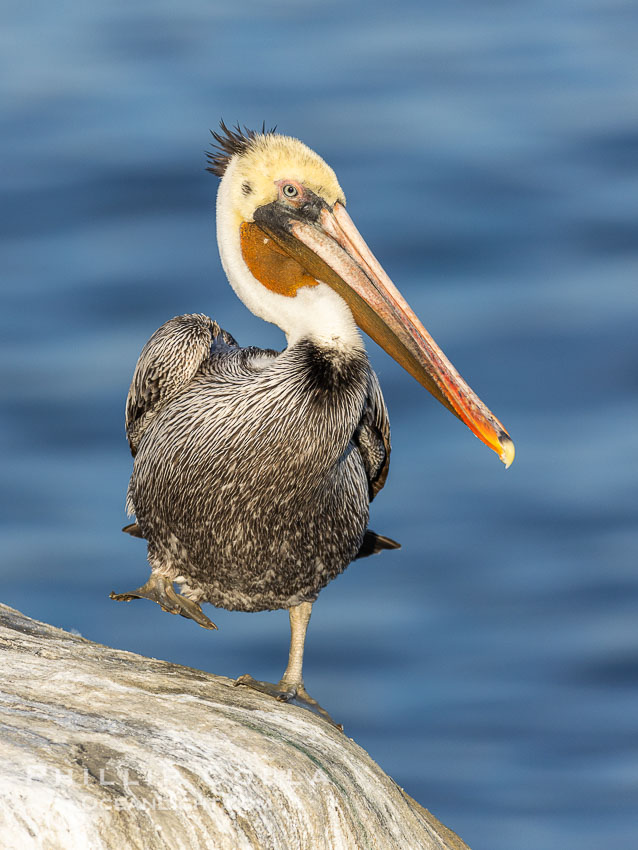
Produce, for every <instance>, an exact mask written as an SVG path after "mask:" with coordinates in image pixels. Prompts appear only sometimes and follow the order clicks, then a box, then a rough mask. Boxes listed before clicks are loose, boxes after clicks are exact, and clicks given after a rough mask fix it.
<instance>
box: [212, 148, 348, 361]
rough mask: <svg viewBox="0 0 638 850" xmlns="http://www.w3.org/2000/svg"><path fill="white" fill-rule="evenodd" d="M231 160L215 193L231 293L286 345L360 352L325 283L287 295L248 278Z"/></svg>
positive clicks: (339, 302)
mask: <svg viewBox="0 0 638 850" xmlns="http://www.w3.org/2000/svg"><path fill="white" fill-rule="evenodd" d="M236 162H237V160H236V158H234V159H232V160H231V161H230V163H229V165H228V167H227V169H226V172H225V173H224V176H223V177H222V180H221V182H220V184H219V191H218V193H217V243H218V245H219V254H220V256H221V261H222V266H223V267H224V271H225V272H226V276H227V277H228V280H229V282H230V285H231V286H232V287H233V289H234V290H235V293H236V295H237V296H238V297H239V298H240V299H241V300H242V301H243V302H244V304H245V305H246V307H248V309H249V310H250V311H251V313H254V314H255V316H259V318H261V319H264V320H265V321H266V322H271V323H272V324H274V325H277V326H278V327H279V328H281V329H282V331H283V332H284V333H285V334H286V337H287V338H288V344H289V346H291V345H294V344H295V343H297V342H299V341H300V340H302V339H310V340H312V341H313V342H315V343H317V344H319V345H322V346H325V347H329V348H342V349H350V350H352V349H358V350H361V349H363V340H362V339H361V334H360V333H359V330H358V328H357V326H356V323H355V321H354V319H353V318H352V313H351V312H350V308H349V307H348V305H347V304H346V302H345V301H344V300H343V298H341V296H340V295H338V294H337V293H336V292H335V291H334V290H333V289H331V288H330V287H329V286H328V284H326V283H319V284H318V285H317V286H304V287H301V288H300V289H298V290H297V294H296V295H295V296H293V297H290V296H287V295H280V294H279V293H278V292H273V291H272V290H270V289H267V288H266V287H265V286H263V284H261V283H260V282H259V281H258V280H256V279H255V278H254V277H253V275H252V274H251V272H250V270H249V268H248V266H247V265H246V263H245V261H244V258H243V256H242V253H241V242H240V230H239V227H240V222H239V221H238V220H237V217H236V215H235V214H234V207H235V204H234V202H233V190H234V189H235V184H236V182H237V181H236V180H233V172H234V170H235V167H236Z"/></svg>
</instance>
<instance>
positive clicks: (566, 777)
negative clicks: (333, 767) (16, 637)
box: [0, 0, 638, 850]
mask: <svg viewBox="0 0 638 850" xmlns="http://www.w3.org/2000/svg"><path fill="white" fill-rule="evenodd" d="M3 18H4V22H3V27H2V30H1V31H0V42H1V50H0V55H1V56H2V57H3V68H2V73H1V74H0V86H2V94H3V97H2V100H3V110H2V127H1V128H0V129H1V132H0V161H1V162H2V166H3V167H2V181H1V182H2V198H1V203H0V215H1V216H2V220H3V230H2V233H3V235H2V244H1V251H2V279H3V284H2V293H1V298H2V304H1V305H0V321H1V322H2V339H1V342H0V345H1V357H0V370H1V372H2V382H1V393H2V403H1V408H0V417H1V420H0V423H1V424H0V440H1V445H2V450H3V455H2V458H3V459H2V472H3V476H2V478H3V489H2V493H1V495H0V510H1V516H0V521H1V534H2V538H1V541H0V548H1V551H2V568H1V569H2V573H1V588H2V590H1V593H0V598H1V599H2V601H3V602H6V603H8V604H10V605H13V606H15V607H17V608H19V609H21V610H23V611H24V612H26V613H28V614H30V615H32V616H34V617H37V618H39V619H42V620H46V621H48V622H51V623H54V624H56V625H60V626H63V627H65V628H75V629H77V630H79V631H80V632H81V633H82V634H83V635H85V636H86V637H88V638H91V639H93V640H97V641H101V642H103V643H106V644H109V645H112V646H117V647H122V648H126V649H131V650H135V651H138V652H142V653H146V654H149V655H153V656H156V657H160V658H166V659H170V660H172V661H177V662H180V663H183V664H189V665H192V666H195V667H200V668H203V669H206V670H211V671H214V672H216V673H220V674H225V675H229V676H236V675H238V674H241V673H244V672H251V673H253V674H254V675H256V676H258V677H260V678H271V679H276V678H278V676H279V675H280V673H281V670H282V667H283V663H284V660H285V656H286V652H287V642H288V626H287V616H286V614H285V613H284V612H276V613H266V614H250V615H248V614H231V613H228V612H224V611H214V612H213V611H212V609H209V610H208V613H210V614H212V615H213V616H214V619H215V621H216V622H217V624H218V625H219V627H220V630H219V632H218V633H214V634H211V633H209V632H205V631H204V630H202V629H199V628H197V627H196V626H195V625H194V624H193V623H190V622H187V621H185V620H183V619H181V618H171V617H168V616H166V615H164V614H162V613H161V612H160V610H159V609H158V608H157V607H156V606H153V605H151V604H150V603H149V604H146V603H143V602H139V603H135V604H131V605H116V604H115V603H113V602H111V601H110V600H109V599H108V593H109V591H110V590H112V589H114V588H115V589H117V590H123V589H128V588H129V587H132V586H134V585H135V583H136V582H137V583H141V582H142V581H143V580H144V579H145V576H146V574H147V567H146V565H145V553H144V546H143V544H142V543H141V542H140V541H136V540H133V539H131V538H129V537H127V536H125V535H122V534H121V533H120V532H119V528H120V526H121V525H122V524H123V522H124V520H125V515H124V511H123V504H124V493H125V489H126V484H127V480H128V476H129V473H130V468H131V460H130V457H129V454H128V449H127V446H126V442H125V440H124V435H123V403H124V398H125V395H126V391H127V388H128V383H129V380H130V376H131V372H132V369H133V366H134V364H135V360H136V358H137V355H138V353H139V350H140V348H141V346H142V344H143V343H144V341H145V340H146V339H147V338H148V336H149V335H150V333H151V332H152V331H153V330H154V329H155V328H156V327H157V326H158V325H160V324H161V323H162V322H163V321H165V320H166V319H167V318H170V317H171V316H173V315H175V314H178V313H185V312H195V311H197V312H206V313H208V314H210V315H211V316H213V317H214V318H216V319H218V320H219V322H220V323H221V324H222V325H223V326H224V327H226V328H228V330H230V331H231V332H232V333H233V334H234V335H235V336H236V337H237V339H238V340H239V341H240V342H242V343H246V344H249V343H250V344H260V345H264V346H275V347H281V346H282V345H283V337H282V335H281V333H280V332H279V331H278V330H277V329H276V328H273V327H271V326H267V325H265V324H264V323H263V322H260V321H259V320H257V319H255V318H254V317H253V316H251V315H250V314H249V313H248V312H247V310H246V309H245V308H244V307H243V305H241V304H240V303H239V302H238V301H237V300H236V299H235V297H234V295H233V294H232V292H231V290H230V288H229V287H228V285H227V284H226V282H225V279H224V276H223V273H222V270H221V266H220V263H219V259H218V256H217V251H216V246H215V240H214V200H215V192H216V183H217V181H216V179H215V178H213V177H211V176H210V175H207V174H206V173H205V172H204V171H203V166H204V155H203V151H204V149H205V148H206V146H207V145H208V141H209V136H208V130H209V128H214V127H215V126H216V124H217V122H218V120H219V118H220V117H222V116H223V117H224V118H225V119H226V121H228V122H233V121H236V120H238V121H241V122H242V123H245V124H247V125H248V126H260V125H261V122H262V121H263V120H265V121H266V123H267V124H277V125H278V126H279V128H280V129H281V130H282V131H283V132H286V133H289V134H292V135H297V136H299V137H300V138H302V139H303V140H304V141H306V142H307V143H308V144H310V145H311V146H312V147H313V148H315V149H316V150H318V151H319V152H320V153H321V154H322V155H323V156H324V157H325V158H326V159H327V161H328V162H329V163H330V164H331V165H332V166H333V167H334V168H335V170H336V171H337V174H338V175H339V178H340V180H341V183H342V186H343V188H344V190H345V191H346V194H347V195H348V199H349V204H348V207H349V211H350V213H351V215H352V217H353V219H354V220H355V222H356V223H357V224H358V226H359V229H360V230H361V232H362V233H363V234H364V236H365V237H366V239H367V240H368V242H369V243H370V244H371V246H372V247H373V249H374V251H375V253H376V254H377V256H378V257H379V259H380V260H381V262H382V263H383V264H384V266H385V267H386V269H387V270H388V272H389V273H390V274H391V276H392V277H393V278H394V280H395V281H396V283H397V285H398V286H399V287H400V289H401V290H402V291H403V292H404V294H405V295H406V297H407V298H408V300H409V301H410V303H411V304H412V305H413V306H414V308H415V309H416V311H417V312H418V313H419V314H420V316H421V317H422V319H423V321H424V323H425V325H426V327H428V329H429V330H430V331H431V333H432V334H433V335H434V336H435V338H436V339H437V341H438V342H439V343H440V344H441V346H442V347H443V348H444V350H445V351H446V353H447V354H448V356H449V357H450V359H451V360H452V361H453V362H454V363H455V365H456V366H457V367H458V368H459V370H460V371H461V373H462V374H464V375H465V377H466V378H467V379H468V380H469V381H470V383H471V384H472V386H473V387H474V389H475V390H476V391H477V392H478V393H479V394H480V395H481V397H482V398H483V399H484V400H485V401H486V402H487V403H488V405H489V406H490V407H491V408H492V409H493V410H494V411H495V413H496V414H497V415H498V416H499V417H500V418H501V419H502V421H503V422H504V424H505V425H506V427H507V428H508V429H509V431H510V433H511V434H512V436H513V438H514V440H515V442H516V445H517V459H516V462H515V464H514V466H513V467H512V468H511V469H510V470H509V471H508V472H505V470H504V469H503V467H502V466H501V464H500V463H499V461H498V460H497V458H496V456H495V455H494V454H493V453H491V452H490V451H489V450H488V449H487V448H485V447H484V446H482V445H481V444H480V443H479V442H478V441H477V440H476V439H474V437H473V436H472V435H471V434H470V433H469V431H468V430H467V429H465V428H464V427H463V426H462V425H461V424H460V423H459V422H458V421H456V420H455V419H454V418H453V417H452V416H451V415H450V414H449V413H448V412H447V411H445V410H444V409H443V408H442V407H440V406H439V405H437V404H436V403H435V402H434V401H433V400H432V398H431V397H430V396H429V395H428V394H427V393H426V392H425V391H423V390H422V389H421V388H419V386H418V385H417V384H416V383H415V382H414V381H413V380H412V379H411V378H410V377H409V376H408V375H407V374H405V373H404V372H402V370H401V369H400V368H399V367H398V366H397V365H396V364H394V362H393V361H391V360H390V359H389V358H388V357H387V356H386V355H385V354H384V353H383V352H381V351H380V350H379V349H377V348H376V347H375V346H374V345H372V344H370V352H371V357H372V359H373V362H374V365H375V368H376V369H377V371H378V373H379V375H380V378H381V381H382V385H383V387H384V390H385V394H386V401H387V403H388V407H389V410H390V415H391V419H392V426H393V447H394V454H393V464H392V469H391V473H390V478H389V480H388V484H387V486H386V489H385V490H384V492H383V493H382V494H381V495H380V496H379V498H378V500H377V502H375V505H374V509H373V523H372V525H373V528H375V529H377V530H379V531H381V532H383V533H386V534H389V535H391V536H393V537H396V538H397V539H399V540H400V541H401V542H402V543H403V549H402V550H401V551H400V552H396V553H385V554H383V555H381V556H379V557H377V558H374V559H369V560H367V561H363V562H359V563H357V564H355V565H353V566H352V567H351V568H350V569H349V570H348V571H347V572H346V573H345V574H344V575H343V576H342V577H340V578H339V579H338V580H337V581H335V582H333V583H332V584H331V585H330V586H329V587H328V588H327V589H326V590H325V591H324V592H323V593H322V594H321V597H320V599H319V602H318V604H317V605H316V606H315V612H314V614H313V620H312V623H311V627H310V633H309V644H308V648H307V654H306V671H305V672H306V680H307V682H308V683H309V687H310V689H311V692H312V693H313V694H314V695H315V696H317V698H319V699H320V700H321V702H322V703H323V704H324V705H326V706H327V707H328V708H329V709H330V710H331V711H332V713H333V715H334V716H335V717H336V718H337V719H339V720H341V721H342V722H343V723H344V724H345V727H346V731H347V732H348V734H350V735H351V736H352V737H354V738H355V739H356V740H357V741H358V742H360V743H361V744H362V745H363V746H364V747H365V748H366V749H367V750H368V751H369V752H370V753H371V754H372V756H373V757H374V758H375V759H376V760H377V761H378V762H379V763H380V764H381V765H382V766H383V768H384V769H385V770H386V771H388V772H389V773H390V774H391V775H392V776H393V777H394V778H395V779H396V780H397V782H399V784H400V785H402V786H403V787H405V788H406V790H407V791H408V792H409V793H410V794H412V795H413V796H414V797H416V798H417V799H418V800H419V801H420V802H422V803H423V804H424V805H426V806H427V807H428V808H430V809H431V810H432V811H434V812H435V813H436V814H437V815H438V816H439V817H440V818H441V819H442V820H443V821H444V822H445V823H447V824H448V825H449V826H451V827H452V828H454V829H455V830H457V831H458V832H459V834H460V835H461V836H462V837H463V838H464V839H465V840H466V841H467V842H468V843H469V844H470V845H471V846H472V847H473V848H474V850H539V848H543V849H544V850H559V848H560V850H564V848H571V847H574V848H575V847H578V848H579V850H600V848H603V847H612V846H613V847H614V848H615V850H635V848H636V847H637V846H638V619H637V616H636V612H637V607H638V605H637V603H638V534H637V528H636V509H637V505H638V427H637V423H638V378H637V375H638V331H637V326H638V226H637V222H638V109H637V104H638V60H637V59H636V56H637V53H636V44H637V43H638V10H637V9H636V6H635V4H631V3H628V2H621V0H583V1H582V2H580V3H572V2H570V0H553V2H551V3H550V2H531V0H530V2H526V3H523V2H510V3H502V2H496V0H494V2H485V3H481V4H470V3H454V2H453V3H432V2H428V3H423V2H406V0H400V2H398V3H395V4H387V3H382V2H366V3H363V2H350V3H348V2H339V3H337V2H323V3H322V4H321V5H318V4H307V3H300V2H298V0H294V2H293V0H289V2H283V0H282V2H267V0H260V2H251V1H250V0H247V2H244V3H229V2H218V3H210V2H204V1H203V0H181V1H180V3H177V2H169V0H161V2H155V3H153V4H150V3H149V4H145V3H141V2H135V0H133V2H129V3H127V4H122V3H113V2H107V0H93V1H92V2H91V3H79V2H78V3H75V4H72V3H69V4H51V3H45V2H42V0H34V2H31V3H28V4H24V3H20V4H19V3H17V2H9V3H8V4H6V6H5V14H4V16H3Z"/></svg>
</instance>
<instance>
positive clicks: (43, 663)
mask: <svg viewBox="0 0 638 850" xmlns="http://www.w3.org/2000/svg"><path fill="white" fill-rule="evenodd" d="M0 662H1V663H0V724H1V727H2V732H1V737H0V847H1V848H3V850H14V848H15V850H29V848H36V847H37V848H46V850H58V849H59V850H76V848H77V850H124V848H148V850H163V848H167V850H168V848H170V850H178V848H189V850H192V848H207V850H208V849H209V848H212V850H244V848H245V849H246V850H248V848H251V850H252V848H260V850H267V848H272V850H274V848H277V850H288V848H290V850H301V848H304V850H305V848H307V850H321V848H326V850H341V848H344V850H345V848H375V850H385V848H388V850H389V849H390V848H392V850H396V848H401V850H407V849H408V848H427V850H430V848H432V849H433V848H437V850H439V848H446V850H449V849H450V848H454V850H461V848H466V850H467V846H466V845H465V844H464V843H463V842H462V841H461V840H460V839H459V838H458V836H456V835H455V834H454V833H453V832H451V831H450V830H448V829H446V827H444V826H443V825H442V824H441V823H440V822H439V821H438V820H437V819H436V818H435V817H434V816H433V815H431V814H430V813H429V812H428V811H426V810H425V809H423V808H422V807H421V806H420V805H419V804H418V803H416V802H415V801H414V800H412V799H411V798H410V797H409V796H408V795H407V794H405V793H404V792H403V791H402V790H401V789H400V788H399V787H398V786H397V785H396V784H395V783H394V782H393V781H392V779H390V778H389V777H388V776H387V775H386V774H385V773H384V772H383V771H382V770H381V768H380V767H379V766H378V765H377V764H375V762H373V761H372V759H371V758H370V757H369V756H368V754H367V753H366V752H365V751H364V750H362V749H361V747H359V746H358V745H357V744H356V743H355V742H354V741H352V740H351V739H350V738H348V737H347V736H346V735H344V734H343V733H341V732H339V731H338V730H336V729H334V728H333V727H331V726H330V725H328V724H327V723H326V722H325V721H323V720H321V719H320V718H318V717H315V716H313V715H312V714H310V713H309V712H308V711H305V710H303V709H301V708H297V707H295V706H288V705H285V704H282V703H278V702H276V701H275V700H273V699H271V698H269V697H266V696H264V695H262V694H259V693H257V692H254V691H250V690H248V689H245V688H234V687H232V682H231V680H229V679H224V678H221V677H219V676H213V675H211V674H209V673H203V672H201V671H198V670H192V669H190V668H188V667H180V666H178V665H175V664H169V663H167V662H165V661H156V660H154V659H151V658H144V657H142V656H140V655H134V654H133V653H130V652H121V651H119V650H115V649H109V648H108V647H105V646H100V645H99V644H96V643H92V642H91V641H88V640H84V639H83V638H81V637H77V636H74V635H72V634H69V633H68V632H64V631H62V630H61V629H56V628H54V627H53V626H48V625H45V624H43V623H38V622H36V621H35V620H31V619H29V618H28V617H25V616H24V615H22V614H20V613H19V612H17V611H14V610H13V609H11V608H7V607H6V606H4V605H0Z"/></svg>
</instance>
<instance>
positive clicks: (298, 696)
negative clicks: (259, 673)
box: [233, 673, 343, 732]
mask: <svg viewBox="0 0 638 850" xmlns="http://www.w3.org/2000/svg"><path fill="white" fill-rule="evenodd" d="M233 685H235V687H236V686H237V685H245V686H246V687H248V688H252V689H253V690H254V691H260V693H262V694H268V696H270V697H274V698H275V699H277V700H279V701H280V702H287V703H290V704H291V705H297V706H299V707H300V708H306V709H307V710H308V711H312V712H313V714H317V715H318V716H319V717H323V719H324V720H327V721H328V723H330V725H331V726H334V727H335V728H337V729H338V730H339V731H340V732H343V725H342V724H341V723H335V721H334V720H333V719H332V717H331V716H330V715H329V714H328V712H327V711H326V709H325V708H322V707H321V706H320V705H319V703H318V702H317V700H316V699H313V698H312V697H311V696H310V694H309V693H308V691H307V690H306V689H305V687H304V685H303V682H300V683H297V684H294V683H291V682H286V680H285V679H282V680H281V681H280V682H279V683H278V684H276V685H275V684H273V682H260V681H259V680H257V679H253V677H252V676H250V675H248V673H246V674H244V675H243V676H240V677H239V678H238V679H235V681H234V682H233Z"/></svg>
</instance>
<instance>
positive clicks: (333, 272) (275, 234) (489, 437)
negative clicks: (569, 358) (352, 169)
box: [259, 202, 514, 468]
mask: <svg viewBox="0 0 638 850" xmlns="http://www.w3.org/2000/svg"><path fill="white" fill-rule="evenodd" d="M259 226H260V227H261V228H262V229H264V230H266V231H267V232H268V234H269V235H270V236H271V237H272V238H273V239H274V240H275V241H276V242H277V243H278V244H279V245H280V246H281V247H282V248H283V249H284V250H285V251H286V253H288V254H289V255H291V256H292V257H293V258H294V259H295V260H296V261H297V262H298V263H300V265H302V266H303V267H304V268H305V269H306V270H307V271H308V272H309V273H310V274H311V275H312V276H313V277H314V278H315V279H316V280H320V281H323V282H324V283H327V284H328V285H329V286H331V287H332V288H333V289H335V290H336V291H337V292H338V293H339V295H341V296H342V298H343V299H344V300H345V301H346V302H347V303H348V305H349V306H350V309H351V310H352V314H353V316H354V319H355V321H356V323H357V324H358V325H359V327H360V328H361V329H362V330H363V331H365V332H366V333H367V334H369V335H370V336H371V337H372V339H373V340H374V341H375V342H376V343H378V344H379V345H380V346H381V347H382V348H383V349H384V350H385V351H387V353H388V354H389V355H390V356H391V357H393V358H394V359H395V360H396V361H397V363H399V364H400V365H401V366H403V368H404V369H405V370H406V371H407V372H409V373H410V374H411V375H412V376H413V377H414V378H416V380H417V381H418V382H419V383H420V384H422V385H423V386H424V387H425V388H426V389H427V390H429V391H430V392H431V393H432V395H433V396H434V397H435V398H436V399H438V400H439V401H440V402H441V404H443V405H445V407H447V408H448V410H450V411H451V412H452V413H454V415H455V416H458V418H459V419H460V420H461V421H462V422H465V424H466V425H467V427H468V428H469V429H470V430H471V431H472V432H473V433H474V434H475V435H476V436H477V437H478V438H479V440H482V441H483V442H484V443H485V445H487V446H489V447H490V448H491V449H493V450H494V451H495V452H496V453H497V454H498V456H499V457H500V459H501V460H502V461H503V463H504V464H505V466H506V468H507V467H508V466H510V464H511V463H512V461H513V460H514V443H513V442H512V440H511V438H510V436H509V434H508V433H507V431H506V430H505V428H504V427H503V426H502V425H501V423H500V422H499V421H498V419H497V418H496V417H495V416H494V414H493V413H492V412H491V411H490V410H489V409H488V408H487V407H486V406H485V405H484V404H483V402H482V401H481V400H480V398H479V397H478V396H477V395H476V393H474V392H473V390H472V389H471V388H470V387H469V386H468V384H467V383H466V382H465V381H464V380H463V378H462V377H461V376H460V375H459V373H458V372H457V371H456V369H455V368H454V366H453V365H452V364H451V363H450V361H449V360H448V359H447V357H446V356H445V354H443V352H442V351H441V349H440V348H439V346H438V345H437V344H436V342H435V341H434V340H433V339H432V337H431V336H430V334H429V333H428V332H427V331H426V329H425V328H424V327H423V325H422V324H421V322H420V321H419V319H418V317H417V316H416V314H415V313H414V311H413V310H412V309H411V307H410V306H409V304H408V303H407V302H406V300H405V299H404V298H403V296H402V295H401V293H400V292H399V290H398V289H397V288H396V286H395V285H394V284H393V283H392V281H391V280H390V278H389V277H388V276H387V274H386V273H385V272H384V270H383V268H382V267H381V265H380V263H379V262H378V260H377V259H376V258H375V257H374V255H373V254H372V252H371V251H370V249H369V248H368V246H367V245H366V243H365V242H364V240H363V237H362V236H361V234H360V233H359V231H358V230H357V228H356V227H355V226H354V223H353V221H352V219H351V218H350V216H349V215H348V213H347V212H346V209H345V207H344V206H343V205H342V204H340V203H339V202H337V203H335V205H334V207H333V209H330V208H329V207H326V206H324V207H323V208H322V209H321V212H320V213H319V216H318V218H317V220H316V222H310V221H307V220H303V219H301V218H296V217H295V218H291V219H289V220H288V221H287V222H286V226H285V229H282V228H280V227H276V228H273V229H271V228H270V227H268V226H267V225H266V224H265V222H261V221H260V222H259Z"/></svg>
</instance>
